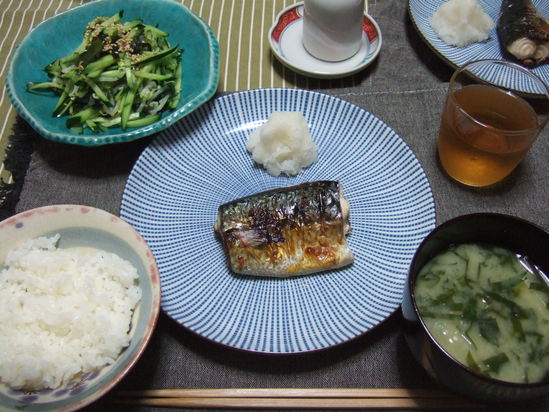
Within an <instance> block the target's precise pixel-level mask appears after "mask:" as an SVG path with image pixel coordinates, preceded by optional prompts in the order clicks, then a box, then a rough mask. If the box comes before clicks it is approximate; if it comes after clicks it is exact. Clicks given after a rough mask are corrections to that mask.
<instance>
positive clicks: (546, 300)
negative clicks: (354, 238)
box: [402, 213, 549, 402]
mask: <svg viewBox="0 0 549 412" xmlns="http://www.w3.org/2000/svg"><path fill="white" fill-rule="evenodd" d="M548 247H549V233H547V232H546V231H545V230H544V229H542V228H540V227H538V226H536V225H534V224H532V223H530V222H528V221H525V220H523V219H519V218H516V217H513V216H509V215H503V214H495V213H478V214H470V215H464V216H460V217H457V218H454V219H452V220H449V221H447V222H445V223H443V224H442V225H440V226H438V227H437V228H436V229H434V230H433V231H432V232H431V233H430V234H429V235H428V236H427V237H426V238H425V239H424V241H423V242H422V243H421V245H420V246H419V248H418V250H417V251H416V253H415V255H414V257H413V260H412V263H411V266H410V271H409V277H408V282H407V284H406V288H405V291H404V297H403V302H402V313H403V316H404V319H405V329H404V331H405V337H406V340H407V342H408V345H409V347H410V349H411V352H412V354H413V355H414V357H415V358H416V359H417V361H418V362H419V363H420V364H421V365H422V366H423V367H424V369H425V370H426V371H427V372H428V373H429V374H430V375H431V376H432V377H434V378H435V379H436V380H438V381H439V382H440V383H442V384H443V385H444V386H446V387H448V388H449V389H451V390H454V391H456V392H458V393H460V394H462V395H465V396H469V397H472V398H476V399H480V400H483V401H488V402H496V401H514V400H524V399H530V398H537V397H542V396H544V395H547V394H549V328H548V327H547V325H548V324H549V278H548V276H547V274H548V273H549V254H548V253H547V250H548Z"/></svg>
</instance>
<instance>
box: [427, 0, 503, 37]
mask: <svg viewBox="0 0 549 412" xmlns="http://www.w3.org/2000/svg"><path fill="white" fill-rule="evenodd" d="M429 23H430V24H431V27H432V28H433V30H434V31H435V33H436V35H437V36H438V37H439V38H440V39H442V40H443V41H444V42H445V43H447V44H450V45H452V46H456V47H464V46H468V45H470V44H473V43H477V42H482V41H485V40H488V39H489V38H490V31H491V30H492V29H493V28H494V27H495V23H494V21H493V20H492V18H491V17H490V16H489V15H488V14H486V12H485V11H484V10H483V9H482V7H481V6H480V4H478V2H477V0H450V1H447V2H446V3H443V4H441V5H440V6H439V7H438V8H437V9H436V10H435V12H434V13H433V15H432V16H431V19H430V21H429Z"/></svg>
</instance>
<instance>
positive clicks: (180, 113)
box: [5, 0, 219, 146]
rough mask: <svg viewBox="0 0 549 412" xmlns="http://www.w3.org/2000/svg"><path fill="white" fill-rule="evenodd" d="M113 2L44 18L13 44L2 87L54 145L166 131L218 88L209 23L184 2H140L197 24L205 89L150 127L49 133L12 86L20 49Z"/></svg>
mask: <svg viewBox="0 0 549 412" xmlns="http://www.w3.org/2000/svg"><path fill="white" fill-rule="evenodd" d="M116 1H121V0H97V1H94V2H89V3H84V4H81V5H78V6H76V7H72V8H69V9H66V10H63V11H61V12H59V13H57V14H54V15H52V16H50V17H48V18H47V19H45V20H43V21H41V22H40V23H38V24H36V25H35V26H34V27H32V29H31V30H30V31H29V32H28V33H27V34H26V35H25V37H24V38H23V39H22V40H21V41H20V42H19V43H18V44H17V45H16V47H15V49H14V51H13V53H12V55H11V56H10V57H9V59H10V62H9V65H8V70H7V74H6V80H5V87H6V91H7V95H8V98H9V100H10V102H11V103H12V105H13V107H14V108H15V110H16V111H17V113H18V114H19V115H20V116H21V117H22V118H23V119H24V120H26V121H27V122H28V123H29V124H30V125H31V126H32V128H33V129H34V130H35V131H36V132H38V133H39V134H40V135H41V136H43V137H44V138H46V139H48V140H52V141H55V142H60V143H67V144H73V145H78V146H100V145H106V144H115V143H125V142H130V141H133V140H136V139H139V138H142V137H146V136H149V135H151V134H153V133H157V132H160V131H162V130H164V129H166V128H168V127H169V126H171V125H172V124H173V123H174V122H176V121H178V120H180V119H181V118H183V117H184V116H186V115H188V114H189V113H191V112H192V111H194V110H195V109H196V108H198V107H200V106H201V105H202V104H204V103H205V102H207V101H208V100H209V99H210V98H211V97H212V96H213V95H214V94H215V92H216V90H217V86H218V84H219V43H218V41H217V39H216V37H215V35H214V33H213V31H212V29H211V28H210V26H208V24H206V22H204V20H202V18H200V17H199V16H198V15H196V14H195V13H194V12H193V11H192V10H190V9H189V8H188V7H187V6H185V5H184V4H183V3H179V2H173V1H170V2H166V1H165V0H140V3H141V4H145V5H146V6H147V7H158V6H160V5H161V4H169V6H170V7H172V8H176V9H179V10H181V11H183V12H184V14H186V15H187V16H189V17H190V18H191V19H193V20H194V21H195V22H197V23H198V25H199V26H200V27H201V28H202V30H203V32H204V35H205V36H206V39H207V41H208V44H209V46H210V47H209V50H210V53H209V61H208V76H207V84H206V87H204V88H203V89H202V90H201V91H200V93H199V94H197V95H196V96H195V97H193V98H192V99H190V100H189V101H187V102H184V103H183V105H182V106H181V107H180V108H179V109H175V110H172V111H170V112H167V114H166V115H165V116H164V117H162V118H161V119H159V120H157V121H156V122H154V123H152V124H150V125H147V126H143V127H137V128H133V129H131V130H126V131H118V132H116V133H114V132H112V133H111V132H107V133H104V134H77V133H73V132H71V131H70V130H69V129H67V130H66V131H65V132H56V131H52V130H51V129H50V128H48V127H47V125H46V126H44V125H42V124H41V121H40V120H39V118H38V117H36V116H35V115H33V113H32V112H31V111H30V110H29V109H28V108H27V107H26V106H25V104H24V103H23V101H22V99H21V98H20V92H19V91H18V90H17V88H16V87H15V63H16V61H17V60H18V59H19V57H20V55H21V50H22V48H23V46H24V45H25V43H26V42H27V41H28V40H29V38H31V37H32V36H33V35H35V34H36V30H37V29H39V28H42V27H47V26H49V25H52V26H53V25H54V24H55V23H56V22H57V21H58V20H60V19H63V18H64V17H65V16H67V15H71V14H77V13H79V12H80V11H81V10H83V9H85V8H91V7H100V6H101V4H103V3H114V2H116ZM127 4H128V6H130V5H131V2H128V3H127ZM180 104H181V102H180ZM109 130H111V129H109ZM112 130H115V129H112Z"/></svg>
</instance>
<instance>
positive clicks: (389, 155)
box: [121, 89, 435, 354]
mask: <svg viewBox="0 0 549 412" xmlns="http://www.w3.org/2000/svg"><path fill="white" fill-rule="evenodd" d="M273 111H299V112H301V113H303V115H304V116H305V118H306V119H307V120H308V124H309V127H310V130H311V134H312V136H313V141H314V142H315V143H316V144H317V145H318V150H319V159H318V161H317V162H315V163H313V164H312V165H311V166H310V167H308V168H307V169H305V170H304V171H303V172H302V173H301V174H299V175H297V176H294V177H287V176H279V177H273V176H271V175H269V174H267V173H266V172H265V171H264V170H263V169H262V168H260V167H258V166H257V165H255V164H254V162H253V160H252V158H251V156H250V154H249V153H248V152H247V151H246V148H245V145H246V140H247V138H248V136H249V135H250V134H251V133H252V131H253V130H255V129H256V128H257V127H258V126H260V125H262V124H263V123H264V122H265V121H266V120H267V119H268V117H269V115H270V114H271V113H272V112H273ZM315 180H338V181H340V182H342V184H343V188H344V193H345V195H346V197H347V198H348V199H349V201H350V204H351V216H350V222H351V226H352V231H351V234H350V235H349V237H348V242H349V244H350V246H351V248H352V250H353V252H354V254H355V261H354V263H353V264H352V265H351V266H348V267H346V268H343V269H340V270H337V271H329V272H322V273H318V274H315V275H308V276H302V277H295V278H286V279H275V278H264V277H254V276H240V275H236V274H234V273H232V272H231V271H230V270H229V268H228V264H227V260H226V256H225V255H224V251H223V247H222V244H221V242H220V241H219V240H218V239H217V238H216V236H215V234H214V230H213V225H214V222H215V220H216V216H217V210H218V207H219V205H221V204H223V203H225V202H228V201H230V200H233V199H237V198H240V197H243V196H247V195H250V194H253V193H256V192H260V191H263V190H267V189H271V188H276V187H283V186H288V185H292V184H298V183H302V182H307V181H315ZM121 216H122V217H123V218H124V219H126V220H127V221H128V222H130V223H131V224H132V225H134V227H136V228H137V230H138V231H139V232H140V233H141V234H142V236H143V237H144V238H145V239H146V240H147V242H148V244H149V245H150V247H151V249H152V250H153V253H154V255H155V257H156V259H157V262H158V265H159V270H160V278H161V285H162V298H161V307H162V309H163V310H164V311H165V312H166V313H167V314H168V315H169V316H170V317H172V318H173V319H174V320H175V321H177V322H179V323H180V324H181V325H183V326H185V327H186V328H188V329H190V330H192V331H194V332H195V333H197V334H198V335H200V336H202V337H204V338H207V339H209V340H212V341H215V342H217V343H220V344H223V345H227V346H230V347H234V348H239V349H243V350H248V351H254V352H264V353H277V354H286V353H299V352H307V351H313V350H319V349H323V348H328V347H331V346H334V345H337V344H340V343H343V342H346V341H348V340H350V339H353V338H355V337H357V336H359V335H361V334H363V333H365V332H367V331H369V330H370V329H372V328H373V327H374V326H376V325H377V324H379V323H380V322H382V321H383V320H384V319H386V318H387V317H389V316H390V315H391V314H392V313H393V312H394V311H395V310H396V309H397V308H398V307H399V305H400V302H401V300H402V295H403V288H404V284H405V282H406V277H407V272H408V267H409V264H410V262H411V259H412V257H413V255H414V252H415V250H416V248H417V246H418V245H419V244H420V242H421V241H422V240H423V238H424V237H425V236H426V235H427V234H428V233H429V232H430V231H431V230H432V229H433V228H434V224H435V210H434V203H433V197H432V193H431V189H430V186H429V183H428V181H427V178H426V176H425V173H424V171H423V169H422V168H421V166H420V164H419V162H418V160H417V159H416V157H415V155H414V154H413V153H412V151H411V150H410V148H409V147H408V146H407V145H406V143H404V141H403V140H402V139H401V138H400V137H399V136H398V135H397V134H396V133H395V132H394V131H393V130H392V129H391V128H390V127H388V126H387V125H386V124H384V123H383V122H382V121H381V120H379V119H378V118H376V117H375V116H373V115H372V114H370V113H368V112H366V111H365V110H363V109H362V108H360V107H357V106H355V105H353V104H351V103H349V102H346V101H344V100H342V99H339V98H336V97H333V96H329V95H326V94H322V93H317V92H311V91H307V90H300V89H258V90H251V91H245V92H239V93H234V94H230V95H226V96H223V97H220V98H218V99H215V100H214V101H211V102H208V103H207V104H205V105H204V106H203V107H201V108H199V109H198V110H196V111H195V112H193V113H192V114H190V115H189V116H187V117H186V118H185V119H183V120H182V121H181V122H178V123H177V124H175V125H174V127H171V128H169V129H167V130H165V131H163V132H162V133H160V134H159V135H158V137H157V138H156V139H155V140H154V141H153V142H152V143H151V144H150V145H149V147H147V148H146V149H145V151H144V152H143V153H142V155H141V156H140V158H139V159H138V161H137V162H136V164H135V166H134V168H133V170H132V172H131V174H130V176H129V179H128V182H127V185H126V187H125V190H124V194H123V199H122V205H121Z"/></svg>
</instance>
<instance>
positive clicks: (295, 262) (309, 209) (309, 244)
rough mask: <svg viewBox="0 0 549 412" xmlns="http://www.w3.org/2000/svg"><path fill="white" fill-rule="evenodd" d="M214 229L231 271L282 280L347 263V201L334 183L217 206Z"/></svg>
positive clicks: (306, 185)
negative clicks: (222, 246)
mask: <svg viewBox="0 0 549 412" xmlns="http://www.w3.org/2000/svg"><path fill="white" fill-rule="evenodd" d="M215 230H216V232H217V234H218V235H219V236H220V238H221V240H222V242H223V245H224V248H225V251H226V254H227V256H228V259H229V264H230V267H231V269H232V270H233V271H234V272H236V273H240V274H245V275H256V276H274V277H288V276H299V275H306V274H309V273H314V272H319V271H323V270H328V269H335V268H339V267H342V266H345V265H348V264H350V263H352V261H353V253H352V251H351V249H350V248H349V246H348V244H347V241H346V238H345V236H346V235H347V234H348V233H349V231H350V230H351V227H350V224H349V202H348V201H347V199H345V197H344V196H343V192H342V188H341V185H340V184H339V182H336V181H317V182H310V183H303V184H300V185H295V186H289V187H285V188H280V189H273V190H268V191H266V192H261V193H257V194H255V195H252V196H249V197H245V198H242V199H237V200H233V201H232V202H229V203H225V204H223V205H221V206H220V207H219V211H218V217H217V222H216V224H215Z"/></svg>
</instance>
